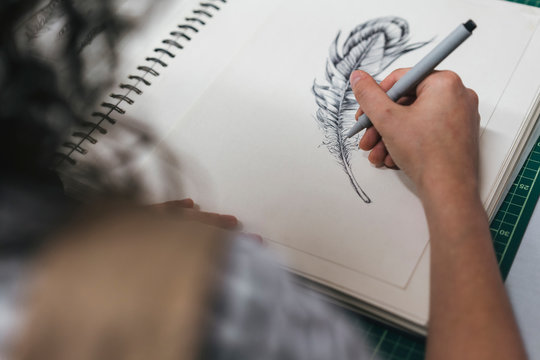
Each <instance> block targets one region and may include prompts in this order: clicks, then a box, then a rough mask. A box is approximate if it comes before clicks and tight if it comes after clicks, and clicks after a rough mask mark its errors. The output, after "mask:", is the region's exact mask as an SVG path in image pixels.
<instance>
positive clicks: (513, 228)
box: [350, 0, 540, 360]
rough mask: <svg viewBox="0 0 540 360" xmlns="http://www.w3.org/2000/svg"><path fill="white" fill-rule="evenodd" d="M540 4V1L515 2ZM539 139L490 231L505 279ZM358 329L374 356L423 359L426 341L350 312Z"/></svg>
mask: <svg viewBox="0 0 540 360" xmlns="http://www.w3.org/2000/svg"><path fill="white" fill-rule="evenodd" d="M509 1H512V2H517V3H521V4H526V5H531V6H537V7H540V0H521V1H513V0H509ZM539 174H540V138H538V140H537V142H536V144H535V146H534V148H533V149H532V151H531V153H530V154H529V156H528V158H527V160H526V161H525V164H524V165H523V168H522V169H521V171H520V172H519V174H518V175H517V177H516V179H515V180H514V183H513V185H512V187H511V189H510V191H509V192H508V194H507V195H506V198H505V199H504V201H503V203H502V205H501V207H500V208H499V210H498V212H497V215H496V216H495V218H494V219H493V221H492V222H491V226H490V230H491V236H492V238H493V246H494V248H495V253H496V255H497V260H498V262H499V268H500V270H501V273H502V275H503V278H506V276H507V275H508V272H509V271H510V267H511V266H512V261H513V260H514V257H515V255H516V253H517V251H518V248H519V244H520V243H521V239H522V238H523V234H524V233H525V229H526V228H527V224H528V223H529V220H530V218H531V215H532V212H533V210H534V207H535V206H536V202H537V200H538V197H539V195H540V175H539ZM350 316H351V317H352V318H353V319H354V321H355V323H356V326H357V328H358V329H359V331H360V332H361V333H364V335H365V336H366V338H367V339H368V340H369V346H370V353H371V358H376V359H382V360H385V359H387V360H416V359H424V353H425V346H426V342H425V339H424V338H419V337H415V336H412V335H409V334H406V333H403V332H401V331H398V330H395V329H392V328H390V327H388V326H385V325H382V324H379V323H377V322H375V321H373V320H370V319H366V318H364V317H361V316H359V315H357V314H353V313H350Z"/></svg>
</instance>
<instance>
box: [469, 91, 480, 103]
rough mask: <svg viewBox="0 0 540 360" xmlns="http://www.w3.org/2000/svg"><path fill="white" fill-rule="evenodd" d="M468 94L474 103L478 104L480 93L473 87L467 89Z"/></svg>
mask: <svg viewBox="0 0 540 360" xmlns="http://www.w3.org/2000/svg"><path fill="white" fill-rule="evenodd" d="M467 94H468V96H469V98H470V99H471V101H472V103H473V104H474V105H475V106H478V102H479V99H478V94H477V93H476V91H474V90H472V89H467Z"/></svg>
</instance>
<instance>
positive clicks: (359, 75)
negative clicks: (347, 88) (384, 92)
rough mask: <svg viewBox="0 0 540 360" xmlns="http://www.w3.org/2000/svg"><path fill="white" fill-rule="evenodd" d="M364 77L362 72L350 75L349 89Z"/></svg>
mask: <svg viewBox="0 0 540 360" xmlns="http://www.w3.org/2000/svg"><path fill="white" fill-rule="evenodd" d="M363 77H364V72H362V71H358V70H356V71H353V73H352V74H351V78H350V81H351V87H353V88H354V87H355V85H356V84H357V83H358V82H359V81H360V80H361V79H362V78H363Z"/></svg>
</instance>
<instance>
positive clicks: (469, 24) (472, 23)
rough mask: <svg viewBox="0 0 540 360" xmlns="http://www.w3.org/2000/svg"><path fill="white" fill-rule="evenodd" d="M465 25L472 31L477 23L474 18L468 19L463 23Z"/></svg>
mask: <svg viewBox="0 0 540 360" xmlns="http://www.w3.org/2000/svg"><path fill="white" fill-rule="evenodd" d="M463 26H465V29H467V30H468V31H469V32H472V31H473V30H474V29H476V24H475V22H474V21H472V20H469V21H467V22H466V23H465V24H463Z"/></svg>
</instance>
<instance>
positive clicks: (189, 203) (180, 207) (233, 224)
mask: <svg viewBox="0 0 540 360" xmlns="http://www.w3.org/2000/svg"><path fill="white" fill-rule="evenodd" d="M151 209H154V210H157V211H163V212H166V213H170V214H178V215H179V216H181V217H182V218H183V219H186V220H194V221H199V222H202V223H204V224H207V225H212V226H217V227H220V228H223V229H230V230H233V229H236V228H237V227H238V219H236V217H234V216H232V215H221V214H216V213H210V212H204V211H200V210H198V209H196V208H195V203H194V202H193V200H191V199H183V200H174V201H167V202H164V203H161V204H155V205H151Z"/></svg>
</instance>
